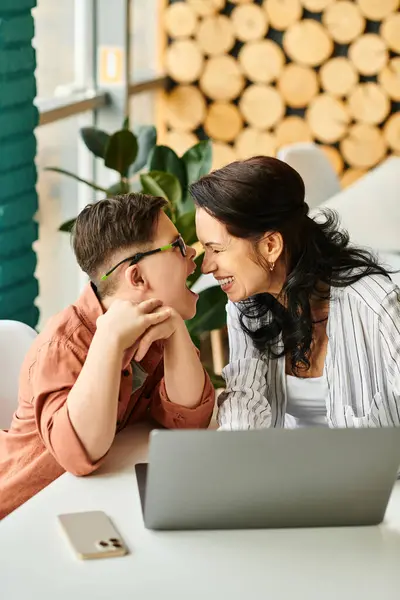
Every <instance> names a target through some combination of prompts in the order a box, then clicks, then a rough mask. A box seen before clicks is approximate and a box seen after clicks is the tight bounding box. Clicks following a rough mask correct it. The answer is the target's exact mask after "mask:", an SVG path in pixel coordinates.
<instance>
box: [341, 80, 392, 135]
mask: <svg viewBox="0 0 400 600" xmlns="http://www.w3.org/2000/svg"><path fill="white" fill-rule="evenodd" d="M348 107H349V110H350V114H351V116H352V117H353V119H354V120H355V121H360V122H361V123H369V124H370V125H379V123H382V121H384V120H385V119H386V118H387V116H388V115H389V113H390V100H389V97H388V95H387V94H386V92H385V90H384V89H383V88H382V87H381V86H380V85H378V84H377V83H374V82H367V83H360V84H358V85H357V86H356V87H355V88H354V90H353V91H352V92H351V93H350V95H349V98H348Z"/></svg>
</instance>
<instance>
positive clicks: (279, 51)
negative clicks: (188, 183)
mask: <svg viewBox="0 0 400 600" xmlns="http://www.w3.org/2000/svg"><path fill="white" fill-rule="evenodd" d="M399 5H400V0H354V1H353V0H229V1H226V0H164V2H163V6H164V8H163V11H162V15H161V17H162V23H163V35H164V40H165V44H164V46H163V47H164V49H165V51H164V53H163V63H164V67H165V69H166V71H167V74H168V76H169V86H168V90H167V92H166V93H165V96H164V98H163V101H162V110H161V118H162V119H163V121H164V124H165V125H166V134H165V140H164V141H165V143H167V144H169V145H171V146H172V147H173V148H174V149H175V150H176V152H177V153H178V154H180V153H183V152H184V151H185V150H186V149H187V148H188V147H189V146H191V145H192V144H193V143H195V142H196V140H198V139H206V138H210V139H211V140H213V142H214V165H213V167H214V168H218V167H220V166H223V165H224V164H226V163H228V162H231V161H233V160H235V159H237V158H242V159H243V158H247V157H249V156H252V155H255V154H268V155H272V156H273V155H275V154H276V153H277V151H278V150H279V148H281V147H282V146H284V145H287V144H290V143H294V142H299V141H315V142H317V143H318V144H321V146H322V148H323V149H324V151H325V152H326V154H327V156H328V158H329V159H330V160H331V162H332V165H333V166H334V168H335V170H336V172H337V173H338V174H339V176H340V178H341V181H342V184H343V186H346V185H348V184H350V183H352V182H353V181H355V180H356V179H357V178H358V177H360V176H361V175H363V174H364V173H365V172H366V171H367V170H368V169H370V168H372V167H374V166H375V165H377V164H378V163H379V162H381V161H382V160H383V159H384V158H385V157H386V156H388V155H390V154H400V112H399V107H400V56H399V54H400V12H399Z"/></svg>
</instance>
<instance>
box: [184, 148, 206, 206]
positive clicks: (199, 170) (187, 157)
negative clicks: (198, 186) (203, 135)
mask: <svg viewBox="0 0 400 600" xmlns="http://www.w3.org/2000/svg"><path fill="white" fill-rule="evenodd" d="M182 162H183V163H184V164H185V168H186V172H187V180H188V184H187V187H186V194H184V196H183V200H182V202H183V210H184V211H189V212H191V211H192V210H194V202H193V198H192V197H191V195H190V193H189V186H190V184H191V183H193V182H194V181H197V180H198V179H200V177H203V175H207V173H209V171H210V169H211V162H212V146H211V142H209V141H203V142H199V143H198V144H196V145H195V146H192V148H189V150H187V151H186V152H185V154H184V155H183V156H182Z"/></svg>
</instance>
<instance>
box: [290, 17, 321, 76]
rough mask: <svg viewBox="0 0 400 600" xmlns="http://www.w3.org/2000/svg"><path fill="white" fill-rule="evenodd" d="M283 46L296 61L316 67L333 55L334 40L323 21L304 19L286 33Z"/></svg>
mask: <svg viewBox="0 0 400 600" xmlns="http://www.w3.org/2000/svg"><path fill="white" fill-rule="evenodd" d="M283 47H284V49H285V52H286V54H287V55H288V56H289V58H291V59H292V60H293V61H294V62H297V63H298V64H300V65H306V66H309V67H316V66H318V65H321V64H322V63H323V62H324V61H326V60H327V59H328V58H329V57H330V56H331V54H332V52H333V41H332V38H331V37H330V35H329V34H328V32H327V30H326V29H325V28H324V27H323V26H322V25H321V23H319V22H318V21H314V20H313V19H303V20H302V21H298V22H297V23H295V24H294V25H292V26H291V27H289V29H288V30H287V31H286V32H285V33H284V35H283Z"/></svg>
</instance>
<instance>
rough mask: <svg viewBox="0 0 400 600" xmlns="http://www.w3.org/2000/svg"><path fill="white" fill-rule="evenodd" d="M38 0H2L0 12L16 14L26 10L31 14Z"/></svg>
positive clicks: (2, 13)
mask: <svg viewBox="0 0 400 600" xmlns="http://www.w3.org/2000/svg"><path fill="white" fill-rule="evenodd" d="M35 6H36V0H1V2H0V14H1V15H8V14H11V15H13V14H16V13H23V12H26V13H28V14H30V12H31V9H32V8H35Z"/></svg>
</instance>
